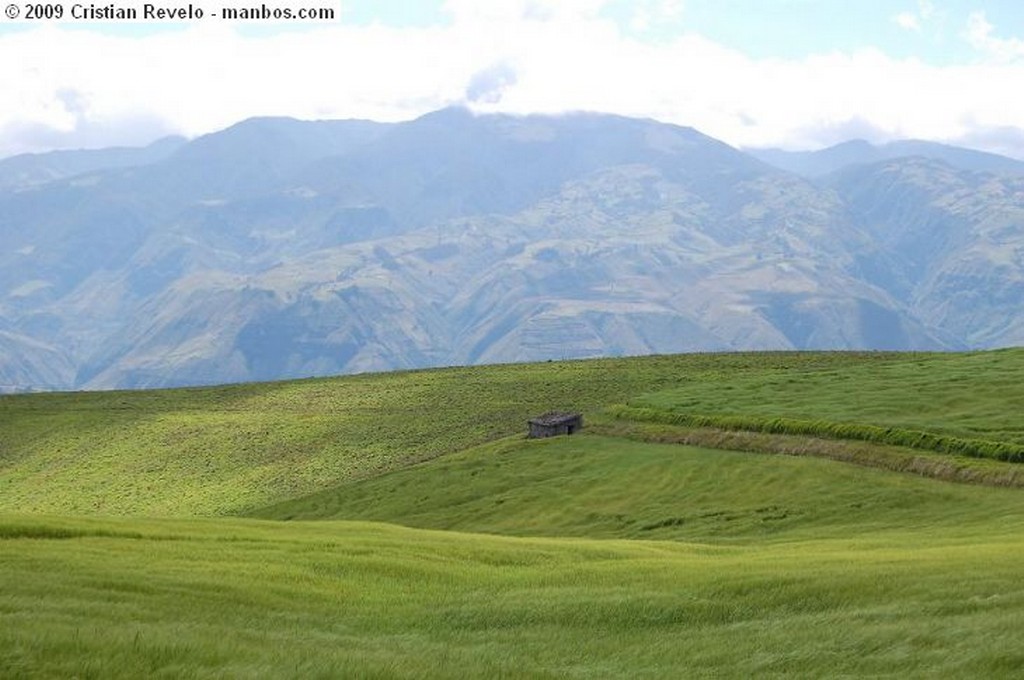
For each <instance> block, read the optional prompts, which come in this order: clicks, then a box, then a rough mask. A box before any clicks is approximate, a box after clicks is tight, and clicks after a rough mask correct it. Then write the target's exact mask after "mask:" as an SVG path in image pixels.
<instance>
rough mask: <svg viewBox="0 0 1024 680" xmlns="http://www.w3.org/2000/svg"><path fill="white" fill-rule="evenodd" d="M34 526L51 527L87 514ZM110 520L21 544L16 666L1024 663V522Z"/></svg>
mask: <svg viewBox="0 0 1024 680" xmlns="http://www.w3.org/2000/svg"><path fill="white" fill-rule="evenodd" d="M0 521H3V520H0ZM17 521H23V520H17ZM33 521H34V522H35V523H36V526H37V530H36V531H35V534H36V535H37V536H41V535H43V534H45V533H47V531H49V528H48V527H50V525H51V523H55V524H56V525H57V527H58V528H74V527H76V526H77V525H76V523H75V522H76V521H74V520H58V519H47V518H38V519H36V520H33ZM101 527H102V528H103V529H105V530H106V531H108V532H109V533H110V534H111V536H107V537H103V536H81V537H79V538H71V539H67V538H64V539H61V540H43V539H39V538H8V539H3V540H0V582H2V583H3V584H4V587H3V589H0V676H2V677H4V678H22V677H26V678H35V677H79V678H140V677H155V678H172V677H173V678H178V677H254V678H259V677H266V678H300V677H301V678H311V677H312V678H316V677H323V678H326V677H397V678H423V677H442V678H444V677H449V678H485V677H486V678H494V677H528V678H530V677H537V678H544V677H584V678H586V677H598V678H606V677H650V678H656V677H657V678H660V677H682V676H699V677H766V676H775V675H795V676H801V677H825V676H829V677H831V676H850V675H857V676H873V677H877V676H883V675H884V676H898V677H986V678H999V677H1007V678H1009V677H1014V675H1015V674H1018V673H1019V670H1020V668H1021V665H1022V664H1024V652H1022V651H1021V649H1020V645H1019V644H1018V643H1019V639H1018V638H1019V635H1018V628H1019V626H1018V623H1019V621H1020V620H1021V616H1022V614H1024V586H1022V585H1021V579H1020V560H1019V557H1020V554H1021V552H1022V549H1024V543H1022V539H1021V536H1022V535H1024V533H1022V532H1021V529H1022V528H1024V527H1022V526H1021V523H1020V519H1019V514H1017V515H1014V519H1012V520H1010V521H1008V520H1007V518H1006V517H1005V516H1004V517H999V518H995V517H994V518H992V519H991V521H990V522H989V523H987V524H981V525H974V526H973V527H972V528H973V532H972V535H970V536H968V535H967V533H966V532H962V531H957V530H956V529H955V527H950V526H948V525H941V526H938V527H915V526H906V527H899V526H896V527H887V528H884V529H880V530H879V531H877V532H875V533H874V534H872V535H868V534H862V535H860V536H858V537H855V538H850V539H834V538H833V539H829V540H821V541H816V540H801V541H793V542H783V543H773V544H754V545H747V546H744V545H736V546H730V547H712V546H707V545H700V544H681V543H664V542H643V541H631V542H626V541H592V540H585V539H572V540H569V539H516V538H507V537H494V536H484V535H474V534H459V533H447V532H434V531H422V530H411V529H401V528H397V527H389V526H385V525H374V524H359V523H337V522H319V523H301V522H299V523H289V524H280V523H260V522H253V521H224V520H218V521H205V522H201V521H190V522H182V521H159V522H157V521H148V522H144V521H139V520H132V521H128V520H122V521H107V522H104V523H92V524H89V525H85V526H82V527H79V528H81V529H83V530H85V531H86V533H87V532H88V531H91V530H93V529H97V528H101ZM950 528H952V529H953V531H952V533H951V534H950V535H948V536H947V535H946V533H945V532H946V530H947V529H950ZM123 532H138V533H141V534H142V537H141V538H121V537H118V534H121V533H123Z"/></svg>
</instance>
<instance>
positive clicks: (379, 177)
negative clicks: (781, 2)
mask: <svg viewBox="0 0 1024 680" xmlns="http://www.w3.org/2000/svg"><path fill="white" fill-rule="evenodd" d="M854 150H855V149H854ZM894 163H896V164H897V165H898V166H899V167H904V168H916V170H914V172H915V173H917V175H919V177H918V179H917V180H914V181H910V180H909V179H907V177H903V178H902V179H893V178H890V177H889V176H888V175H886V174H885V172H882V171H880V170H879V168H883V167H887V166H885V165H881V166H878V165H867V166H863V165H859V166H851V168H850V169H849V170H847V171H844V172H843V173H839V174H837V175H834V176H831V177H830V178H828V179H826V180H822V184H821V185H820V186H819V185H816V184H813V183H811V182H809V181H807V180H804V179H801V178H799V177H797V176H796V175H794V174H791V173H788V172H784V171H782V170H779V169H777V168H774V167H772V166H771V165H768V164H766V163H764V162H762V161H759V160H757V159H755V158H753V157H751V156H750V155H748V154H745V153H742V152H740V151H737V150H736V149H733V148H731V147H729V146H727V145H725V144H722V143H721V142H718V141H717V140H714V139H711V138H709V137H707V136H705V135H702V134H700V133H699V132H696V131H694V130H691V129H688V128H681V127H677V126H672V125H666V124H661V123H657V122H655V121H649V120H634V119H628V118H622V117H617V116H605V115H597V114H574V115H565V116H527V117H514V116H503V115H495V116H476V115H473V114H471V113H469V112H467V111H465V110H461V109H446V110H443V111H439V112H436V113H433V114H429V115H427V116H424V117H422V118H420V119H417V120H414V121H410V122H408V123H400V124H389V125H382V124H376V123H370V122H367V121H321V122H312V123H304V122H300V121H296V120H291V119H276V118H263V119H253V120H249V121H244V122H242V123H239V124H238V125H235V126H233V127H231V128H228V129H227V130H224V131H222V132H219V133H214V134H211V135H207V136H205V137H202V138H200V139H197V140H194V141H192V142H190V143H188V144H186V145H185V146H183V147H181V148H180V149H178V150H177V151H176V152H174V153H173V154H171V155H169V156H168V157H166V158H165V159H164V160H162V161H159V162H156V163H151V164H146V165H140V166H137V167H130V168H115V169H110V170H104V171H96V172H92V173H88V174H85V175H79V176H76V177H73V178H65V179H61V180H57V181H53V182H49V183H46V184H41V185H37V186H34V187H31V188H29V189H24V190H17V191H14V190H8V191H2V190H0V313H2V317H0V321H2V325H0V330H3V331H4V332H7V333H10V334H12V337H17V338H20V339H27V340H31V341H32V342H34V343H37V345H31V346H33V347H37V348H38V347H46V348H50V350H52V351H56V352H58V353H59V354H60V355H61V356H62V357H63V359H61V360H60V361H57V362H56V363H55V364H54V365H58V364H59V365H61V366H64V368H61V369H60V371H58V374H59V375H65V376H66V375H73V376H74V378H72V379H70V381H69V382H68V383H67V384H64V385H63V386H64V387H83V386H88V387H91V388H108V387H137V386H160V385H182V384H196V383H211V382H225V381H237V380H254V379H260V380H262V379H274V378H282V377H297V376H306V375H324V374H331V373H338V372H348V371H366V370H386V369H393V368H411V367H420V366H433V365H448V364H463V363H477V362H503V361H519V360H543V359H558V358H564V357H583V356H597V355H608V354H611V355H620V354H644V353H651V352H677V351H687V350H709V349H723V350H725V349H753V348H757V349H764V348H775V349H791V348H797V349H805V348H821V349H843V348H869V349H949V348H958V347H966V346H972V347H984V346H989V345H991V344H1005V343H1007V342H1015V341H1016V338H1018V337H1019V335H1018V334H1017V331H1016V330H1015V328H1016V326H1015V325H1014V323H1013V322H1012V321H1008V319H1012V318H1014V317H1013V316H1012V315H1011V314H1012V313H1013V310H1015V309H1016V307H1015V306H1014V305H1015V302H1014V300H1013V296H1014V295H1015V291H1016V290H1017V289H1016V287H1015V286H1016V283H1015V282H1016V280H1017V277H1018V276H1019V274H1020V272H1021V266H1020V263H1018V262H1017V261H1016V260H1013V259H1012V258H1011V259H1010V260H1006V261H1005V262H1002V261H1001V265H1000V266H1002V267H1003V269H998V270H992V271H990V269H991V267H990V265H991V264H992V263H993V262H995V261H996V260H995V259H993V258H996V259H998V258H999V257H1002V258H1004V259H1005V258H1006V257H1007V256H1006V254H1005V251H1004V250H1003V249H1002V248H1001V247H996V246H994V245H992V244H993V243H995V241H993V239H997V238H1004V237H1005V235H1002V234H1003V232H1001V231H1000V229H1003V230H1010V231H1012V230H1013V225H1014V223H1015V222H1014V220H1015V219H1016V217H1015V215H1016V214H1017V213H1016V211H1017V202H1016V201H1017V199H1016V198H1014V191H1016V189H1015V188H1014V187H1015V186H1016V184H1014V182H1016V180H1012V179H997V178H995V177H994V176H990V175H983V174H976V173H970V172H965V171H959V170H955V169H953V168H952V167H950V166H948V165H945V164H942V163H939V162H933V161H925V160H920V159H919V160H916V161H907V160H903V161H894ZM908 172H909V171H908ZM879 173H881V174H879ZM915 182H916V184H915ZM918 185H920V186H918ZM957 192H960V193H957ZM963 192H968V193H970V194H971V197H970V200H968V198H967V197H966V195H964V193H963ZM1000 192H1002V193H1000ZM962 195H963V196H965V197H964V198H962V200H961V202H960V203H956V205H953V204H951V203H950V200H952V199H950V198H949V197H950V196H962ZM944 197H945V198H944ZM922 230H923V231H922ZM1007 233H1009V232H1007ZM1014 233H1015V232H1014ZM939 234H943V236H941V238H940V236H939ZM1014 238H1015V237H1014ZM986 244H987V245H986ZM971 249H978V253H977V254H976V255H973V256H972V257H976V258H977V260H978V262H979V263H983V264H979V265H977V267H978V268H976V269H972V271H971V272H970V273H969V274H968V273H965V272H964V271H962V269H963V260H962V258H961V259H958V257H957V254H958V253H959V254H963V253H967V252H973V250H971ZM986 258H987V259H986ZM965 286H968V288H969V290H971V291H974V292H973V293H972V294H971V295H972V297H969V298H965V297H964V296H963V294H962V293H960V292H956V293H954V292H953V291H952V289H953V288H958V290H959V289H963V288H964V287H965ZM951 296H952V297H956V296H959V297H957V300H961V299H963V300H964V301H963V302H962V303H961V302H955V303H950V299H951ZM986 296H988V297H986ZM990 298H991V301H992V303H993V304H991V305H990V304H988V303H989V301H990ZM19 346H20V347H26V346H27V345H25V344H24V342H21V340H19ZM50 350H48V351H50ZM19 351H27V350H19ZM33 351H35V350H33ZM9 361H11V362H13V361H14V360H13V359H11V360H9ZM62 362H64V363H62ZM22 364H24V366H25V368H23V369H19V370H21V371H22V372H21V373H18V375H20V376H21V377H20V378H19V381H23V385H22V386H24V387H31V386H33V385H47V386H52V380H53V379H54V378H53V374H52V373H51V374H47V375H45V376H44V375H43V374H42V373H39V372H38V371H37V370H36V369H32V368H31V367H32V366H37V367H38V366H39V365H40V362H39V361H33V362H22ZM32 375H37V378H32V377H31V376H32Z"/></svg>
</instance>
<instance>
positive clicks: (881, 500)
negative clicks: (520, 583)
mask: <svg viewBox="0 0 1024 680" xmlns="http://www.w3.org/2000/svg"><path fill="white" fill-rule="evenodd" d="M1022 494H1024V492H1022V491H1021V490H1020V489H992V488H985V487H981V486H974V485H966V484H950V483H946V482H940V481H936V480H932V479H926V478H921V477H917V476H912V475H901V474H893V473H890V472H885V471H881V470H865V469H863V468H859V467H856V466H851V465H844V464H841V463H835V462H832V461H827V460H816V459H810V460H808V459H802V458H795V457H790V456H764V455H751V454H748V453H737V452H733V451H716V450H710V449H701V448H695V447H689V446H678V445H668V444H645V443H639V442H634V441H629V440H624V439H617V438H611V437H600V436H593V435H579V436H574V437H559V438H554V439H549V440H533V441H529V440H522V439H513V440H506V441H503V442H500V443H498V444H493V445H487V446H482V447H479V448H475V449H472V450H470V451H466V452H463V453H460V454H456V455H451V456H445V457H444V458H440V459H437V460H434V461H431V462H428V463H424V464H422V465H418V466H415V467H411V468H406V469H404V470H399V471H396V472H392V473H389V474H386V475H381V476H380V477H376V478H374V479H368V480H360V481H354V482H350V483H348V484H345V485H343V486H341V487H338V488H336V489H331V490H329V491H326V492H321V493H319V494H315V495H312V496H309V497H305V498H300V499H296V500H292V501H287V502H285V503H281V504H279V505H276V506H271V507H269V508H265V509H263V510H260V511H258V512H257V516H259V517H263V518H269V519H361V520H373V521H382V522H395V523H400V524H404V525H406V526H414V527H422V528H432V529H448V530H456V531H472V532H487V533H499V534H513V535H532V536H580V537H591V538H634V539H647V540H651V539H656V540H684V541H702V542H716V543H720V542H723V541H726V542H730V543H736V542H740V543H749V542H750V541H766V540H801V539H808V538H810V539H815V540H821V539H826V538H829V539H831V538H836V539H840V538H850V537H852V536H860V535H869V534H872V533H874V532H876V531H879V530H886V529H889V528H893V527H900V528H903V529H911V528H915V527H918V528H922V527H937V526H942V527H945V529H944V531H946V532H955V533H957V534H963V535H966V536H970V535H971V534H972V532H974V531H976V530H981V531H984V530H985V529H984V528H985V527H987V526H988V525H989V524H990V523H991V522H992V521H993V518H994V517H1000V516H1002V515H1004V514H1008V513H1009V514H1010V515H1011V516H1013V517H1014V518H1016V519H1015V521H1018V520H1019V519H1022V518H1024V515H1021V517H1018V512H1019V510H1020V508H1021V507H1024V506H1022V503H1024V496H1022ZM978 527H981V529H978Z"/></svg>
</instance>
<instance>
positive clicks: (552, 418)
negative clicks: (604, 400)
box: [530, 411, 580, 427]
mask: <svg viewBox="0 0 1024 680" xmlns="http://www.w3.org/2000/svg"><path fill="white" fill-rule="evenodd" d="M579 417H580V414H579V413H565V412H563V411H549V412H547V413H545V414H544V415H540V416H537V417H536V418H531V419H530V422H531V423H533V424H535V425H546V426H548V427H553V426H556V425H564V424H565V423H568V422H571V421H573V420H576V419H577V418H579Z"/></svg>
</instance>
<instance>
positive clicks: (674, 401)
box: [0, 350, 1024, 678]
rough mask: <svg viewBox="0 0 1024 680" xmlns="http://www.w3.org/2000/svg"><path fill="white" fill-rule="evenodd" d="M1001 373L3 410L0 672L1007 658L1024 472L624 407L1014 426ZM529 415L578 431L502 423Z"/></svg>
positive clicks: (623, 363)
mask: <svg viewBox="0 0 1024 680" xmlns="http://www.w3.org/2000/svg"><path fill="white" fill-rule="evenodd" d="M1021 377H1024V351H1020V350H1009V351H1000V352H990V353H973V354H939V355H937V354H924V355H917V354H912V355H898V354H883V353H872V354H793V353H778V354H735V355H692V356H674V357H649V358H639V359H616V360H600V361H584V362H567V363H552V364H536V365H528V366H521V365H519V366H492V367H481V368H472V369H449V370H436V371H422V372H406V373H394V374H384V375H366V376H353V377H346V378H337V379H329V380H308V381H296V382H289V383H276V384H265V385H244V386H232V387H220V388H207V389H193V390H169V391H151V392H137V393H127V392H112V393H93V394H57V395H25V396H16V397H4V398H0V583H2V584H3V588H2V589H0V677H3V678H21V677H24V678H36V677H80V678H112V677H114V678H116V677H123V678H138V677H167V678H171V677H173V678H179V677H193V678H205V677H218V678H221V677H274V678H279V677H295V678H310V677H313V678H315V677H325V678H326V677H409V678H420V677H453V678H454V677H487V678H491V677H601V678H604V677H652V678H654V677H777V676H780V675H797V676H801V677H803V676H810V677H835V676H843V675H846V676H870V677H880V676H883V677H900V678H904V677H965V678H968V677H969V678H976V677H1007V678H1010V677H1019V676H1020V675H1021V673H1022V672H1024V651H1022V650H1021V648H1020V646H1019V626H1020V622H1021V621H1024V562H1022V556H1024V489H1020V488H1017V487H1013V486H1012V485H1011V486H1009V487H1007V488H999V487H994V486H990V485H985V484H966V483H951V482H948V481H943V480H942V479H934V478H929V477H927V476H922V474H928V475H931V476H932V477H936V476H940V477H941V476H943V475H942V474H938V473H935V474H933V472H934V471H935V470H944V469H947V468H948V467H949V466H954V467H955V466H962V469H963V470H967V472H969V473H971V474H966V475H960V476H952V475H951V476H950V478H956V479H974V478H977V479H978V480H980V481H984V482H986V484H991V483H1004V482H1006V483H1009V482H1007V481H1006V480H1010V481H1011V482H1012V481H1013V480H1015V479H1017V477H1016V475H1017V474H1018V471H1019V470H1021V469H1022V468H1021V464H1019V463H1010V462H1002V461H998V460H986V459H970V458H963V457H958V456H952V455H948V454H945V453H942V452H939V451H935V450H931V449H928V448H927V447H924V448H913V447H911V448H907V447H895V446H890V445H889V444H886V443H884V442H881V443H880V442H845V441H839V440H820V439H817V438H815V437H813V436H808V435H793V434H786V433H772V432H765V431H759V432H755V433H744V432H736V431H732V430H727V431H721V430H714V429H708V428H706V427H690V426H686V425H679V424H678V423H677V424H672V423H661V422H647V421H633V420H630V419H629V417H628V416H629V413H631V412H633V411H637V412H639V411H643V412H648V411H649V412H653V413H655V414H668V416H677V415H679V414H693V415H704V416H718V417H724V418H732V417H736V418H746V419H752V420H754V421H758V419H761V420H765V421H767V420H770V419H778V418H783V419H787V418H788V419H795V420H811V421H814V422H819V423H828V424H839V425H844V424H859V425H870V426H876V427H882V428H893V429H895V430H913V431H921V432H925V433H930V434H934V435H936V436H939V435H941V436H947V437H957V438H963V439H966V440H971V441H974V440H979V441H986V442H995V443H1006V444H1020V443H1024V438H1022V434H1024V425H1021V424H1020V423H1018V422H1017V421H1016V414H1017V413H1019V412H1020V409H1018V408H1017V406H1015V405H1018V404H1021V403H1022V402H1024V380H1020V379H1019V378H1021ZM830 386H832V387H833V388H834V389H830ZM549 408H578V409H581V410H583V411H584V413H585V416H586V418H587V422H588V423H589V426H588V427H587V428H586V429H585V430H584V433H583V434H581V435H577V436H574V437H569V438H564V437H563V438H557V439H552V440H542V441H531V440H526V439H525V438H524V437H523V436H522V433H523V432H524V431H525V419H526V418H527V417H528V416H529V415H533V414H536V413H538V412H540V411H543V410H547V409H549ZM656 440H660V441H664V442H693V441H697V442H717V443H718V444H723V445H728V446H733V445H735V447H736V448H744V447H748V448H750V449H751V450H752V451H762V452H761V453H756V452H738V451H730V450H722V449H712V448H707V447H706V446H704V447H700V446H687V445H682V444H679V443H653V442H654V441H656ZM791 449H793V450H794V451H795V450H796V449H799V453H800V454H801V455H799V456H789V455H777V454H772V453H766V452H769V451H776V452H779V451H789V450H791ZM844 452H847V453H849V452H852V454H851V455H850V456H849V457H848V458H843V455H845V453H844ZM840 454H842V455H840ZM854 454H855V455H854ZM818 456H820V457H818ZM827 458H839V459H841V460H847V459H849V460H855V461H857V462H859V463H862V464H861V465H851V464H848V463H844V462H837V461H836V460H828V459H827ZM907 460H910V461H914V464H913V465H902V464H893V461H896V462H897V463H898V462H899V461H907ZM920 461H924V462H923V463H920ZM872 466H874V467H872ZM943 466H946V467H943ZM877 468H886V469H877ZM896 469H900V470H911V471H914V472H917V473H920V474H910V473H907V472H893V471H891V470H896ZM974 473H977V476H976V477H972V474H974ZM993 480H1002V481H993ZM232 515H233V517H232ZM243 515H245V516H246V517H242V516H243Z"/></svg>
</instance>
